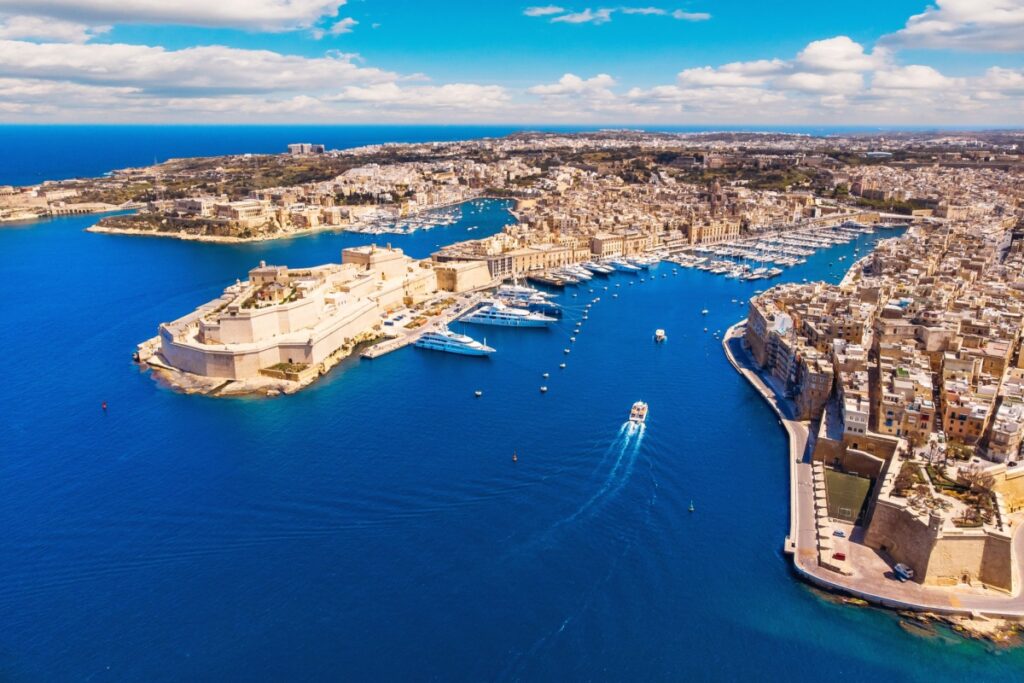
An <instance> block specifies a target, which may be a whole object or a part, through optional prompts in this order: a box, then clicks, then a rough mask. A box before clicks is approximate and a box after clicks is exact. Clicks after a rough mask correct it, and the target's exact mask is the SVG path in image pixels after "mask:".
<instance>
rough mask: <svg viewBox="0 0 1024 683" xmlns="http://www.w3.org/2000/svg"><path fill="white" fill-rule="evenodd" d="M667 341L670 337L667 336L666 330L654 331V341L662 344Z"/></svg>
mask: <svg viewBox="0 0 1024 683" xmlns="http://www.w3.org/2000/svg"><path fill="white" fill-rule="evenodd" d="M666 339H668V335H667V334H665V330H663V329H661V328H658V329H656V330H655V331H654V341H656V342H659V343H660V342H663V341H665V340H666Z"/></svg>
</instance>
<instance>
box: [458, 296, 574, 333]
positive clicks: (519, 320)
mask: <svg viewBox="0 0 1024 683" xmlns="http://www.w3.org/2000/svg"><path fill="white" fill-rule="evenodd" d="M462 322H466V323H473V324H476V325H497V326H501V327H547V326H548V325H550V324H551V323H553V322H557V320H556V318H552V317H550V316H547V315H544V314H543V313H537V312H535V311H529V310H527V309H525V308H518V307H514V306H507V305H505V304H503V303H502V302H500V301H492V302H490V303H488V304H485V305H484V306H482V307H480V308H478V309H477V310H475V311H473V312H472V313H470V314H469V315H467V316H466V317H464V318H462Z"/></svg>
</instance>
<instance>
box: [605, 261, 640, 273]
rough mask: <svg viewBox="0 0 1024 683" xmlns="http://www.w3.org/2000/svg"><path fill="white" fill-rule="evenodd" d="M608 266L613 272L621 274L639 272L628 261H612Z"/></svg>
mask: <svg viewBox="0 0 1024 683" xmlns="http://www.w3.org/2000/svg"><path fill="white" fill-rule="evenodd" d="M608 264H609V265H610V266H611V267H612V268H614V269H615V270H617V271H619V272H622V273H636V272H637V271H639V270H640V269H639V268H637V267H636V266H634V265H633V264H632V263H630V262H629V261H622V260H620V259H612V260H611V261H609V262H608Z"/></svg>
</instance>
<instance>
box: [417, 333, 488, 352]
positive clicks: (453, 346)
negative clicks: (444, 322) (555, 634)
mask: <svg viewBox="0 0 1024 683" xmlns="http://www.w3.org/2000/svg"><path fill="white" fill-rule="evenodd" d="M485 341H486V340H485ZM415 346H416V347H417V348H420V349H429V350H431V351H445V352H447V353H458V354H461V355H463V356H487V355H490V354H492V353H494V349H493V348H491V347H490V346H487V344H482V343H480V342H478V341H477V340H475V339H473V338H472V337H469V336H466V335H464V334H457V333H455V332H452V331H451V330H449V329H447V328H442V329H439V330H431V331H429V332H427V333H425V334H424V335H423V336H421V337H420V338H419V339H417V340H416V343H415Z"/></svg>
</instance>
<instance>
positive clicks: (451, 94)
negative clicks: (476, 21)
mask: <svg viewBox="0 0 1024 683" xmlns="http://www.w3.org/2000/svg"><path fill="white" fill-rule="evenodd" d="M324 99H325V101H330V102H355V103H360V104H373V105H387V106H399V107H404V108H410V109H415V108H421V107H430V108H440V109H450V108H455V109H468V110H474V111H478V110H487V109H496V108H498V107H502V106H504V105H506V104H507V102H508V100H509V96H508V93H507V91H506V90H505V88H503V87H501V86H497V85H477V84H475V83H448V84H445V85H422V86H414V87H410V88H403V87H400V86H399V85H398V84H397V83H378V84H374V85H369V86H349V87H347V88H345V89H344V90H343V91H342V92H341V93H338V94H337V95H332V96H328V97H325V98H324Z"/></svg>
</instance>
